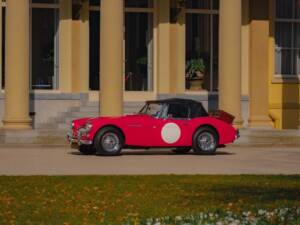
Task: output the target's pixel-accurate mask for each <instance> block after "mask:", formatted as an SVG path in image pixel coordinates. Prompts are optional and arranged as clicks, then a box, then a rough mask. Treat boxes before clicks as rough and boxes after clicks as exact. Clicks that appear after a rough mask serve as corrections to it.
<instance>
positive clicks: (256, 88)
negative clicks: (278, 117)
mask: <svg viewBox="0 0 300 225" xmlns="http://www.w3.org/2000/svg"><path fill="white" fill-rule="evenodd" d="M268 10H269V1H268V0H251V1H250V88H249V93H250V110H249V114H250V115H249V126H250V127H269V128H270V127H272V123H271V119H270V117H269V96H268V91H269V90H268V74H269V14H268Z"/></svg>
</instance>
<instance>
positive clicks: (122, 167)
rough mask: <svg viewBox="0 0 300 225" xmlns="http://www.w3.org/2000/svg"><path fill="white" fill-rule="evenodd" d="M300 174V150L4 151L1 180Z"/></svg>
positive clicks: (1, 151) (4, 148)
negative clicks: (211, 152)
mask: <svg viewBox="0 0 300 225" xmlns="http://www.w3.org/2000/svg"><path fill="white" fill-rule="evenodd" d="M87 174H89V175H124V174H125V175H142V174H143V175H146V174H147V175H153V174H226V175H230V174H300V146H294V147H286V146H281V147H280V146H273V147H272V146H269V147H268V146H265V147H237V146H229V147H226V148H221V149H219V150H218V152H217V154H216V155H215V156H198V155H193V154H187V155H175V154H173V153H172V152H171V151H170V150H162V149H160V150H126V151H124V152H123V155H121V156H117V157H101V156H94V155H93V156H85V155H81V154H80V153H79V152H78V151H77V150H74V149H70V148H69V147H45V146H44V147H39V146H35V147H34V146H4V145H2V146H0V175H87Z"/></svg>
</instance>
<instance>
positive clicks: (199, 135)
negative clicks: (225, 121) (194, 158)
mask: <svg viewBox="0 0 300 225" xmlns="http://www.w3.org/2000/svg"><path fill="white" fill-rule="evenodd" d="M218 142H219V140H218V134H217V132H216V131H215V130H214V129H213V128H211V127H201V128H199V129H198V130H197V131H196V133H195V134H194V136H193V150H194V152H195V153H196V154H201V155H213V154H214V153H215V152H216V150H217V147H218Z"/></svg>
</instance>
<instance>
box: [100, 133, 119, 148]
mask: <svg viewBox="0 0 300 225" xmlns="http://www.w3.org/2000/svg"><path fill="white" fill-rule="evenodd" d="M101 145H102V147H103V148H104V149H105V151H107V152H116V151H118V150H119V149H120V147H121V142H120V139H119V137H118V135H117V134H115V133H112V132H107V133H105V134H104V135H103V136H102V138H101Z"/></svg>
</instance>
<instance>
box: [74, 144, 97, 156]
mask: <svg viewBox="0 0 300 225" xmlns="http://www.w3.org/2000/svg"><path fill="white" fill-rule="evenodd" d="M78 150H79V151H80V152H81V153H82V154H84V155H92V154H95V153H96V149H95V148H94V146H89V145H80V146H79V147H78Z"/></svg>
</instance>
